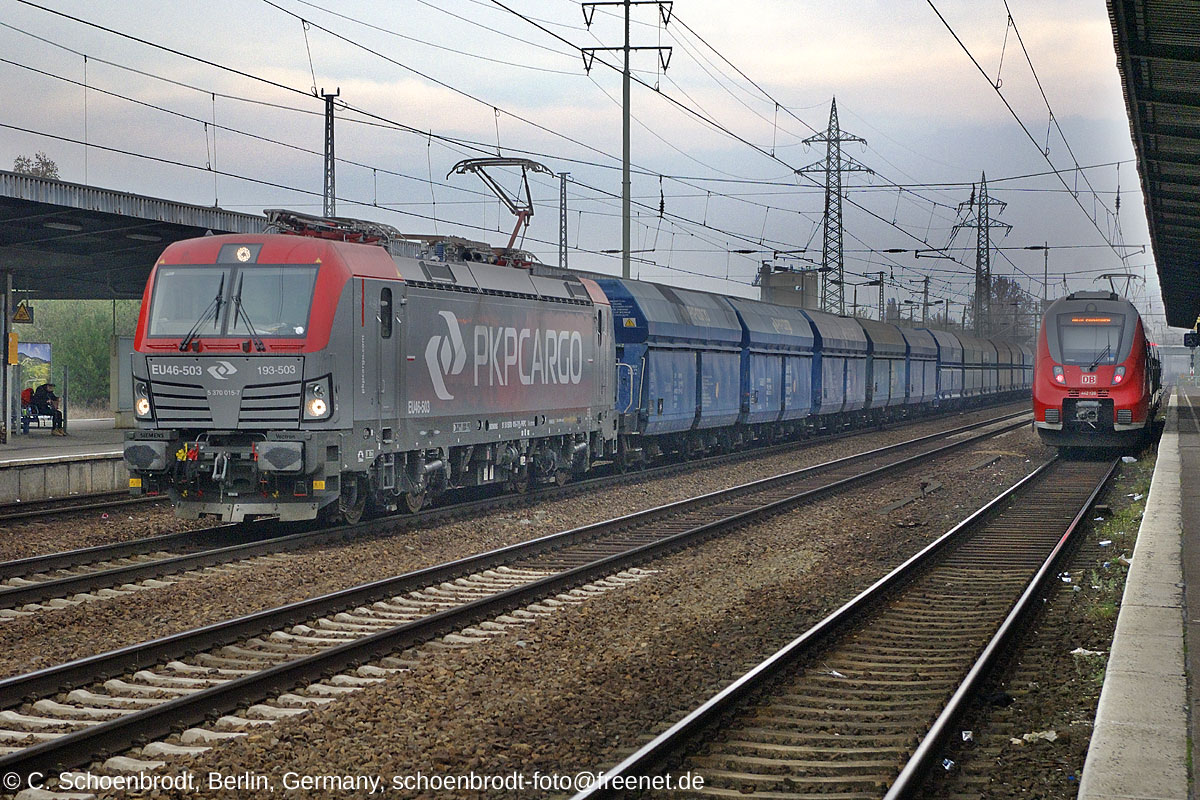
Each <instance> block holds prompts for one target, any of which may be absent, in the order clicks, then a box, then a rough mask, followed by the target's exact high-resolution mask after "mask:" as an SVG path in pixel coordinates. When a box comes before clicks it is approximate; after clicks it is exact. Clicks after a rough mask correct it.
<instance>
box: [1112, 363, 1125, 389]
mask: <svg viewBox="0 0 1200 800" xmlns="http://www.w3.org/2000/svg"><path fill="white" fill-rule="evenodd" d="M1123 380H1125V367H1123V366H1122V367H1117V368H1116V369H1115V370H1113V379H1112V385H1113V386H1116V385H1117V384H1118V383H1120V382H1121V381H1123Z"/></svg>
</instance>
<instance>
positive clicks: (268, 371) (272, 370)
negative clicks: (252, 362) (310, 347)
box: [258, 364, 297, 375]
mask: <svg viewBox="0 0 1200 800" xmlns="http://www.w3.org/2000/svg"><path fill="white" fill-rule="evenodd" d="M296 372H297V368H296V365H295V364H260V365H259V366H258V374H259V375H295V374H296Z"/></svg>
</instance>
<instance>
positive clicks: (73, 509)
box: [0, 492, 167, 525]
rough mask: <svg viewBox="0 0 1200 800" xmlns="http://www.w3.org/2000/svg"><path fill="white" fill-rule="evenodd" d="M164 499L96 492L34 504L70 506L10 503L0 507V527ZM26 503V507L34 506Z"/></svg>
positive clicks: (162, 499)
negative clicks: (109, 498)
mask: <svg viewBox="0 0 1200 800" xmlns="http://www.w3.org/2000/svg"><path fill="white" fill-rule="evenodd" d="M118 494H123V495H125V496H124V497H119V498H117V497H114V496H115V495H118ZM101 497H114V499H112V500H100V499H92V498H101ZM166 499H167V498H166V497H162V496H159V497H130V496H129V493H128V492H96V493H95V494H84V495H71V496H68V497H58V498H54V499H52V500H38V501H36V504H37V505H39V506H42V505H43V504H46V503H58V502H62V501H64V500H65V501H71V503H72V504H71V505H63V506H55V505H45V506H43V507H39V508H22V507H21V506H22V504H20V503H10V504H8V505H5V506H0V525H4V524H6V523H9V522H15V521H17V520H22V519H34V518H36V517H51V516H56V515H59V514H75V513H80V512H84V511H99V510H101V509H105V508H120V507H121V506H132V505H142V504H145V503H161V502H162V501H164V500H166ZM76 500H88V501H89V502H86V503H78V504H74V501H76ZM34 504H35V503H32V502H31V503H28V504H26V505H34Z"/></svg>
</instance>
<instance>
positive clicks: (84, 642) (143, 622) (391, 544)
mask: <svg viewBox="0 0 1200 800" xmlns="http://www.w3.org/2000/svg"><path fill="white" fill-rule="evenodd" d="M996 415H998V411H996V410H988V411H979V412H972V413H970V414H955V415H951V416H949V417H943V418H939V419H935V420H931V421H928V422H923V423H919V424H917V425H913V426H908V427H904V428H896V429H889V430H887V431H875V432H871V433H869V434H866V433H864V434H862V435H860V436H855V437H852V438H849V439H842V440H839V441H836V442H827V443H817V442H814V443H812V444H811V445H810V446H809V447H806V448H804V449H800V450H796V451H792V452H790V453H785V454H775V455H771V456H762V457H755V456H754V455H753V454H752V453H748V454H747V460H746V461H745V462H742V463H738V464H736V465H727V466H723V467H716V468H710V469H705V470H695V471H692V472H688V473H686V474H682V475H674V476H671V477H670V478H663V479H657V480H648V481H646V482H644V483H638V484H633V485H626V486H621V487H615V488H610V489H604V490H598V491H596V492H595V493H593V494H588V495H584V496H576V497H572V498H569V499H562V500H548V501H544V502H540V503H538V504H536V505H535V506H534V507H532V508H530V509H526V510H521V511H505V512H502V513H497V514H494V515H492V516H490V517H487V518H480V519H475V520H469V521H463V522H457V523H453V524H449V525H440V526H438V527H436V528H429V529H424V530H417V531H411V532H406V533H403V534H400V535H397V536H393V537H382V538H375V539H370V540H366V541H362V542H355V543H348V544H338V545H327V546H322V547H319V548H312V549H308V550H303V551H298V552H295V553H289V554H286V555H284V556H280V557H277V558H275V559H273V560H271V561H266V560H262V561H258V562H253V563H248V564H244V565H240V566H236V567H224V568H216V569H213V570H209V571H207V572H203V573H192V574H189V575H187V576H184V577H181V578H179V579H178V580H176V579H175V578H169V580H175V583H174V584H173V585H171V586H169V587H166V588H161V589H154V590H150V591H143V592H137V593H135V594H131V595H128V596H125V597H120V598H110V599H106V600H100V601H93V602H88V603H85V604H83V605H80V606H76V607H73V608H64V609H57V610H52V611H46V612H40V613H38V614H36V615H34V616H30V617H23V618H18V619H15V620H12V621H9V622H5V623H4V624H3V625H0V677H4V676H8V675H15V674H19V673H23V672H29V671H31V670H34V669H40V668H43V667H48V666H53V665H55V664H59V663H63V662H65V661H69V660H72V659H75V658H81V657H84V656H88V655H94V654H96V653H101V652H105V651H108V650H112V649H115V648H118V647H122V646H125V645H128V644H130V643H132V642H139V641H144V640H147V639H152V638H157V637H161V636H165V635H169V634H171V633H177V632H180V631H184V630H189V629H191V628H195V627H199V626H201V625H205V624H210V623H213V622H217V621H220V620H223V619H228V618H230V617H235V616H240V615H243V614H246V613H250V612H252V611H256V610H260V609H265V608H271V607H274V606H278V605H282V604H284V603H289V602H293V601H296V600H302V599H305V598H308V597H313V596H315V595H320V594H325V593H328V592H332V591H336V590H338V589H343V588H346V587H349V586H354V585H357V584H359V583H364V582H367V581H371V580H376V579H379V578H385V577H390V576H393V575H397V574H400V573H403V572H407V571H411V570H414V569H419V568H421V567H426V566H430V565H434V564H439V563H442V562H445V561H450V560H453V559H457V558H461V557H463V556H467V555H470V554H473V553H477V552H482V551H484V550H488V549H492V548H495V547H500V546H503V545H506V544H511V543H514V542H519V541H523V540H526V539H531V538H535V537H538V536H544V535H547V534H551V533H555V532H557V531H560V530H564V529H566V528H571V527H576V526H579V525H583V524H587V523H589V522H596V521H600V520H605V519H609V518H611V517H614V516H618V515H621V514H626V513H632V512H634V511H637V510H641V509H645V508H650V507H653V506H657V505H661V504H663V503H667V502H671V501H674V500H679V499H684V498H687V497H691V496H694V495H697V494H701V493H704V492H710V491H714V490H716V489H721V488H725V487H727V486H731V485H735V484H738V483H744V482H746V481H748V480H754V479H757V478H761V477H766V476H769V475H774V474H777V473H780V472H784V471H787V470H792V469H797V468H800V467H804V466H809V465H812V464H818V463H821V462H824V461H828V460H831V459H834V458H840V457H843V456H846V455H849V454H851V453H853V452H860V451H863V450H869V449H874V448H877V447H881V446H884V445H887V444H892V443H895V442H899V441H904V440H907V439H910V438H915V437H916V436H919V435H923V434H928V433H933V432H936V431H938V430H947V429H951V428H956V427H960V426H962V425H965V424H968V423H970V422H973V421H976V420H979V419H986V418H990V417H992V416H996ZM110 519H111V516H110ZM60 549H61V548H60Z"/></svg>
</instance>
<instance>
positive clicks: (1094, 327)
mask: <svg viewBox="0 0 1200 800" xmlns="http://www.w3.org/2000/svg"><path fill="white" fill-rule="evenodd" d="M1124 328H1125V315H1124V314H1088V313H1083V314H1078V313H1076V314H1059V315H1058V326H1057V330H1058V336H1057V337H1050V341H1049V342H1048V344H1049V345H1050V357H1051V358H1053V359H1054V360H1055V361H1057V362H1058V363H1060V364H1070V365H1072V366H1081V367H1084V368H1085V369H1088V370H1093V369H1095V368H1096V366H1097V365H1099V364H1118V363H1120V362H1122V361H1124V360H1125V359H1126V358H1128V357H1129V348H1130V345H1131V344H1132V340H1133V337H1132V336H1128V335H1125V334H1124ZM1055 339H1057V341H1055Z"/></svg>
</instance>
